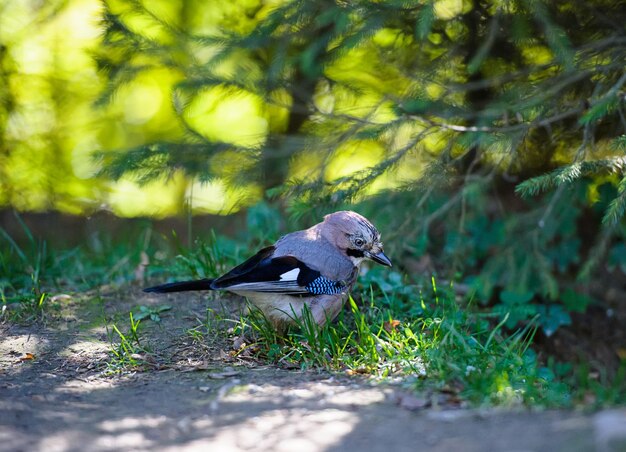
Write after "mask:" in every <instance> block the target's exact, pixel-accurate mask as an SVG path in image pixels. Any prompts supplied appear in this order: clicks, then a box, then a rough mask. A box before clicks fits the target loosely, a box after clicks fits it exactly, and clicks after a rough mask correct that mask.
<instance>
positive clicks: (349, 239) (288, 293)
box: [144, 211, 391, 328]
mask: <svg viewBox="0 0 626 452" xmlns="http://www.w3.org/2000/svg"><path fill="white" fill-rule="evenodd" d="M365 259H370V260H372V261H374V262H377V263H379V264H382V265H386V266H389V267H391V261H390V260H389V258H388V257H387V256H385V253H383V244H382V243H381V241H380V233H379V232H378V230H377V229H376V228H375V227H374V225H372V223H370V222H369V221H368V220H367V219H366V218H364V217H363V216H361V215H359V214H358V213H356V212H351V211H340V212H335V213H332V214H330V215H326V216H325V217H324V221H322V222H321V223H318V224H316V225H315V226H312V227H310V228H309V229H305V230H303V231H296V232H292V233H290V234H287V235H285V236H283V237H281V238H280V239H279V240H278V241H277V242H276V243H275V244H274V245H272V246H268V247H267V248H263V249H262V250H260V251H259V252H258V253H257V254H255V255H254V256H252V257H251V258H250V259H248V260H247V261H245V262H244V263H243V264H241V265H239V266H237V267H235V268H233V269H232V270H231V271H229V272H228V273H226V274H225V275H223V276H220V277H219V278H217V279H201V280H195V281H182V282H173V283H169V284H162V285H160V286H155V287H149V288H147V289H144V292H156V293H168V292H182V291H188V290H226V291H229V292H233V293H236V294H238V295H242V296H244V297H246V298H248V300H250V301H251V302H252V303H253V304H254V305H256V306H257V307H258V308H259V309H260V310H261V311H262V312H263V313H264V314H265V316H266V317H267V318H268V319H269V320H270V321H271V322H272V323H273V324H274V326H275V327H276V328H281V327H282V326H283V325H285V324H288V323H293V321H294V320H295V319H296V318H300V317H302V315H303V312H304V306H305V305H306V306H308V308H309V310H310V312H311V314H312V317H313V319H314V320H315V322H316V323H317V324H318V325H323V324H325V323H327V322H330V321H332V320H333V319H334V318H335V317H336V316H337V314H338V313H339V311H340V310H341V307H342V306H343V304H344V302H345V300H346V298H347V296H348V292H349V291H350V289H352V286H353V285H354V283H355V282H356V279H357V276H358V274H359V266H360V265H361V263H362V262H363V260H365Z"/></svg>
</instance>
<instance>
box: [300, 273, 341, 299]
mask: <svg viewBox="0 0 626 452" xmlns="http://www.w3.org/2000/svg"><path fill="white" fill-rule="evenodd" d="M305 287H306V290H308V291H309V293H312V294H313V295H335V294H338V293H341V292H344V291H345V289H346V284H345V282H344V281H333V280H332V279H328V278H325V277H324V276H318V277H317V278H315V279H314V280H313V281H311V282H310V283H308V284H307V285H306V286H305Z"/></svg>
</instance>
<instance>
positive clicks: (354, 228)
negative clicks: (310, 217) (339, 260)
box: [321, 210, 391, 267]
mask: <svg viewBox="0 0 626 452" xmlns="http://www.w3.org/2000/svg"><path fill="white" fill-rule="evenodd" d="M321 226H322V228H321V232H322V235H323V236H324V237H325V238H326V239H327V240H329V241H330V242H331V243H333V244H334V245H335V246H337V247H338V248H339V249H340V250H341V251H343V252H344V253H346V255H347V256H348V258H349V259H350V260H351V261H352V262H353V263H354V265H355V266H358V265H359V264H360V263H361V262H362V261H363V260H364V259H370V260H372V261H374V262H377V263H379V264H382V265H386V266H388V267H391V261H390V260H389V258H388V257H387V256H385V253H384V252H383V244H382V242H381V241H380V232H378V230H377V229H376V228H375V227H374V225H373V224H372V223H370V222H369V220H368V219H367V218H365V217H363V216H361V215H359V214H358V213H356V212H352V211H349V210H342V211H340V212H335V213H331V214H330V215H326V216H325V217H324V221H323V222H322V223H321Z"/></svg>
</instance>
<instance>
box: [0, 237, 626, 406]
mask: <svg viewBox="0 0 626 452" xmlns="http://www.w3.org/2000/svg"><path fill="white" fill-rule="evenodd" d="M23 228H24V236H25V237H26V240H25V241H23V242H22V243H20V244H18V243H17V241H16V240H14V239H13V238H12V237H10V236H9V235H8V234H7V233H6V232H5V231H3V230H2V229H0V270H1V274H0V301H1V303H2V306H1V308H2V310H1V312H0V315H1V316H2V317H1V318H0V320H1V321H9V322H20V323H30V322H33V321H42V320H43V321H45V320H46V319H48V318H49V317H50V316H54V314H55V312H56V309H57V308H58V305H59V303H61V302H62V301H55V300H62V299H63V297H58V295H61V294H78V293H83V292H85V291H92V292H94V293H95V294H96V296H97V293H98V291H99V290H101V288H103V287H105V288H107V290H109V289H110V288H111V287H114V288H117V289H120V288H121V290H125V289H124V288H125V287H128V285H129V284H131V283H137V282H138V283H139V284H141V285H144V284H147V282H148V281H147V280H153V279H158V280H160V281H164V280H166V279H167V278H170V279H172V280H173V279H178V278H190V277H194V278H197V277H212V276H216V275H217V274H219V273H221V272H223V271H225V270H227V269H229V268H230V267H232V266H233V265H234V264H236V263H237V262H239V261H241V260H242V259H243V258H245V257H247V256H249V255H250V254H252V251H251V250H254V249H256V248H257V247H258V246H259V245H262V244H263V242H262V241H260V239H259V238H258V237H257V238H251V239H250V243H248V244H244V245H245V246H242V245H235V243H234V242H233V241H231V240H227V239H223V238H219V239H218V238H217V237H215V235H211V236H210V237H209V239H208V241H206V242H201V241H198V242H197V243H196V244H195V245H194V247H193V250H188V249H186V248H184V247H182V246H181V245H180V244H178V243H177V239H176V238H175V237H174V238H173V239H172V240H168V239H163V238H162V237H157V236H156V235H154V234H153V232H152V230H151V229H150V228H146V229H144V230H140V231H135V232H134V233H133V235H129V236H128V237H125V238H124V237H117V238H116V239H113V238H111V237H106V236H103V235H97V234H96V235H94V236H92V237H91V238H90V240H89V241H88V242H87V243H85V244H84V245H82V246H80V247H75V248H71V249H65V250H63V249H50V247H49V246H48V245H47V244H46V243H45V242H43V241H41V240H39V239H37V238H35V237H33V236H32V234H30V231H28V229H27V228H26V226H25V225H23ZM252 242H254V243H252ZM172 243H173V246H172ZM168 247H169V251H164V250H168ZM172 249H173V250H174V251H172ZM173 252H177V253H178V257H177V258H174V257H172V253H173ZM146 259H147V260H148V262H149V265H148V266H147V267H146V266H145V265H144V263H145V262H146ZM172 262H173V263H174V264H172ZM352 295H353V297H354V298H351V299H350V300H349V301H348V306H347V307H346V309H344V310H343V311H342V312H341V313H340V315H339V317H338V318H337V319H336V321H334V322H332V323H330V324H328V325H325V326H323V327H319V326H317V325H316V324H315V322H313V320H312V317H311V315H310V312H306V311H305V315H304V316H303V317H302V318H301V319H300V320H299V321H298V325H296V326H294V327H292V328H290V329H289V330H288V331H286V332H284V333H279V332H276V331H275V330H274V329H273V328H272V327H271V325H270V324H269V322H267V320H266V319H265V318H264V317H263V316H262V314H261V313H260V312H259V311H258V310H254V309H253V310H252V311H251V313H250V315H247V316H245V317H242V318H241V319H239V321H236V320H235V321H233V320H232V319H223V318H220V317H219V316H217V315H216V313H213V312H207V316H206V318H205V319H204V320H203V321H202V322H201V323H200V324H198V325H197V326H196V327H194V328H192V329H190V330H188V331H187V335H188V336H189V337H191V338H192V339H193V340H194V341H197V342H205V343H206V342H211V341H214V340H215V336H216V334H219V335H222V337H223V336H226V335H229V334H230V335H233V336H245V337H246V341H245V343H246V344H247V345H245V346H243V348H242V349H240V350H239V351H238V353H249V354H250V353H252V354H253V355H254V356H256V358H257V359H259V360H261V361H263V362H268V363H274V364H275V365H277V366H285V367H288V368H293V367H298V368H304V369H310V368H317V369H325V370H329V371H331V372H342V373H348V374H361V375H369V376H370V377H371V378H373V379H376V380H380V381H401V382H403V384H404V385H407V386H410V387H412V388H414V389H415V390H417V391H422V392H426V393H431V394H432V393H445V394H453V395H454V396H455V397H458V398H459V399H461V400H463V401H465V402H467V403H471V404H475V405H506V406H515V405H525V406H553V407H571V406H576V405H584V406H591V407H595V406H608V405H614V404H620V403H626V383H625V381H626V378H625V377H626V362H624V361H623V362H622V367H621V368H620V369H619V370H618V372H617V375H609V374H602V373H601V374H599V375H593V374H591V372H590V368H589V365H587V364H585V363H583V364H576V365H575V364H573V363H559V362H556V361H554V359H547V360H540V359H539V358H538V356H537V355H536V353H535V351H534V350H533V337H534V333H535V331H536V329H537V327H538V325H537V323H538V322H537V321H536V320H533V321H530V322H527V323H526V325H525V326H524V327H523V328H520V329H517V330H510V329H507V328H506V325H505V323H506V320H507V319H506V317H504V318H503V317H502V316H501V314H500V313H498V312H494V311H493V310H489V309H485V308H480V306H481V304H480V303H477V302H476V301H477V300H469V301H468V300H466V299H464V298H463V297H460V296H458V295H457V294H456V293H455V289H454V285H452V284H446V285H445V286H444V287H438V286H437V284H436V280H435V279H432V280H430V281H413V280H408V279H407V278H406V277H404V276H403V275H401V274H400V273H398V272H395V271H389V270H388V269H384V268H379V267H372V269H371V270H370V271H368V272H367V273H366V274H365V275H362V276H361V278H360V280H359V284H358V285H357V287H356V288H355V290H354V291H353V294H352ZM74 298H75V299H79V298H80V297H74ZM87 298H88V297H87ZM169 309H170V306H167V305H162V306H157V307H147V306H143V307H142V306H138V309H137V310H135V311H134V312H132V313H129V322H128V325H127V326H121V325H124V324H123V323H120V322H117V324H113V325H107V326H108V332H109V341H110V343H111V358H110V363H109V371H110V372H121V371H123V370H127V369H144V370H147V369H150V366H149V365H146V359H149V357H150V351H149V350H147V349H146V347H145V344H143V341H142V339H141V335H140V333H139V326H140V324H141V322H142V321H147V320H152V321H154V322H159V320H160V315H161V314H162V313H163V312H165V311H167V310H169ZM124 323H125V322H124ZM224 325H227V327H225V326H224Z"/></svg>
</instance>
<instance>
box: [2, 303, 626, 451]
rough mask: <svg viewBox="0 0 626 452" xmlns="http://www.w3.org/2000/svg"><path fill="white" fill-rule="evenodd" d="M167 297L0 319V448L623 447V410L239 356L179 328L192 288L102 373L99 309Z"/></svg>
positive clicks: (191, 320) (116, 311)
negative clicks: (40, 317)
mask: <svg viewBox="0 0 626 452" xmlns="http://www.w3.org/2000/svg"><path fill="white" fill-rule="evenodd" d="M162 302H163V300H162V299H161V300H156V299H154V298H146V297H143V296H142V295H139V294H137V293H135V294H131V296H129V295H128V294H115V293H113V294H110V295H108V296H106V297H104V301H103V302H102V303H101V305H99V306H97V307H96V308H94V306H93V305H91V306H90V305H87V306H86V307H85V306H84V305H81V304H79V303H77V307H76V309H77V312H74V313H72V312H67V313H64V314H62V320H61V321H58V322H54V325H49V326H47V327H29V328H25V327H19V326H15V325H13V326H9V325H0V450H2V451H5V450H6V451H74V450H75V451H83V450H90V451H109V450H177V451H178V450H215V451H230V450H272V451H298V452H301V451H318V450H327V451H332V450H337V451H339V450H359V449H361V450H368V451H370V450H371V451H378V450H384V451H404V450H411V451H414V450H434V451H450V450H463V451H486V450H498V451H500V450H502V451H513V450H516V451H522V450H523V451H544V450H550V451H560V450H563V451H565V450H567V451H587V450H600V451H604V450H606V451H613V450H626V412H625V411H619V410H614V411H606V412H601V413H596V414H583V413H577V412H567V411H537V412H529V411H517V412H510V411H502V410H493V409H492V410H475V409H458V408H457V409H453V408H448V407H446V406H441V407H439V408H428V409H424V408H421V407H420V398H419V396H417V397H412V396H407V395H406V393H405V392H404V391H403V390H402V389H401V388H400V387H399V386H388V385H376V384H375V383H372V382H368V381H366V380H363V379H359V378H355V377H345V376H337V375H331V374H327V373H319V372H301V371H293V370H291V371H289V370H281V369H277V368H274V367H272V366H261V365H253V364H251V363H244V362H237V361H234V360H233V359H232V358H230V357H229V356H228V354H227V353H225V352H227V351H228V344H227V343H218V342H216V343H214V344H209V345H206V344H205V345H202V346H200V345H198V344H193V343H192V342H191V341H190V339H189V335H187V334H185V331H186V330H187V329H189V328H190V327H193V326H194V325H196V324H197V321H196V320H195V315H194V313H196V314H198V315H200V316H202V313H203V312H204V309H205V304H206V302H205V300H203V299H202V298H199V297H176V298H171V299H170V302H172V304H174V306H175V307H174V309H173V310H172V311H171V312H170V313H168V315H166V316H164V317H163V319H162V322H161V325H160V326H159V325H154V324H153V325H151V326H150V327H149V328H147V329H146V331H145V335H146V338H145V340H146V341H150V343H151V346H152V347H153V349H154V350H155V355H156V356H157V361H158V362H156V363H155V364H154V366H153V367H152V368H151V370H149V371H146V372H140V373H134V374H128V375H123V376H110V375H106V374H105V373H103V372H102V369H103V366H102V363H103V362H105V361H106V360H107V359H108V351H109V349H110V345H109V342H108V337H107V335H106V332H105V330H104V328H103V326H102V324H103V323H104V322H103V321H102V320H101V319H102V318H103V317H107V318H111V317H113V318H115V316H118V318H119V319H122V318H123V317H121V316H122V314H124V315H126V314H127V313H128V310H129V309H130V307H131V306H132V305H137V304H143V305H150V304H151V303H152V304H156V303H162ZM98 313H99V314H98ZM98 316H101V317H100V321H98V320H97V319H98ZM28 353H31V354H32V355H33V357H34V359H28V358H30V357H31V356H30V355H28Z"/></svg>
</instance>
